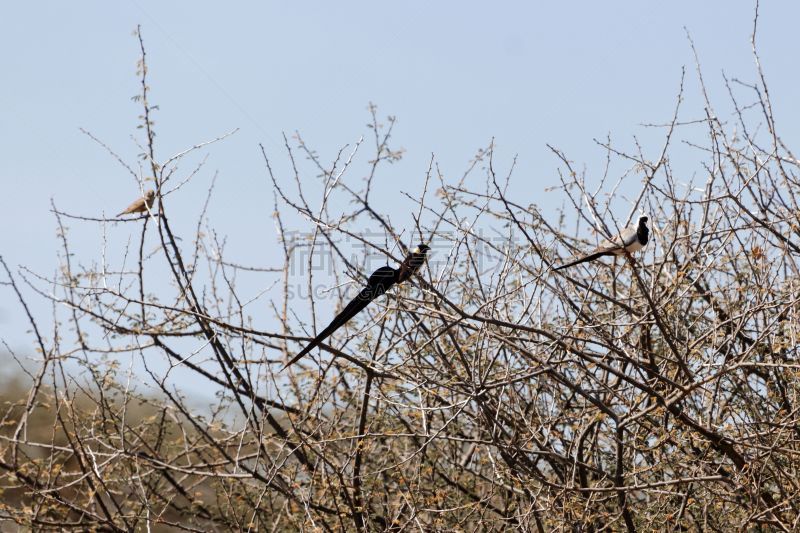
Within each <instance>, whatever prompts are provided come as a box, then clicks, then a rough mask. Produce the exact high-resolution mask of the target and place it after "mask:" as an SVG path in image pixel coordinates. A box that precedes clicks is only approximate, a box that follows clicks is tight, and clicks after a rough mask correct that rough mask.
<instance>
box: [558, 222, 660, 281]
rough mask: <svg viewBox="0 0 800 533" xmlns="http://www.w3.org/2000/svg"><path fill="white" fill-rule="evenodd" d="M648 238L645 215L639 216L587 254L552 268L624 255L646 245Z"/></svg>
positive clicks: (648, 232)
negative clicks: (636, 220)
mask: <svg viewBox="0 0 800 533" xmlns="http://www.w3.org/2000/svg"><path fill="white" fill-rule="evenodd" d="M649 239H650V230H649V229H647V217H644V216H642V217H639V221H638V222H637V223H636V224H631V225H630V226H628V227H627V228H625V229H623V230H622V231H621V232H620V233H619V235H617V236H616V237H614V238H613V239H610V240H608V239H606V240H603V242H601V243H600V245H599V246H598V247H597V248H595V249H594V250H592V251H591V252H589V253H588V254H586V255H582V256H580V257H578V258H577V259H575V260H574V261H570V262H569V263H564V264H563V265H561V266H558V267H556V268H554V269H553V270H561V269H562V268H567V267H571V266H573V265H577V264H580V263H585V262H586V261H593V260H595V259H597V258H598V257H603V256H604V255H624V254H625V252H628V253H632V252H636V251H639V250H641V249H642V248H644V247H645V246H647V241H648V240H649Z"/></svg>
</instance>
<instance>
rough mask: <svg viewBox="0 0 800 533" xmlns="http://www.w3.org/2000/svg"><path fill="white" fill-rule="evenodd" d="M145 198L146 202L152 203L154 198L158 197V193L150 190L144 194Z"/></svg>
mask: <svg viewBox="0 0 800 533" xmlns="http://www.w3.org/2000/svg"><path fill="white" fill-rule="evenodd" d="M144 197H145V199H146V200H147V201H148V202H149V201H151V200H152V199H153V198H155V197H156V191H154V190H153V189H150V190H148V191H145V193H144Z"/></svg>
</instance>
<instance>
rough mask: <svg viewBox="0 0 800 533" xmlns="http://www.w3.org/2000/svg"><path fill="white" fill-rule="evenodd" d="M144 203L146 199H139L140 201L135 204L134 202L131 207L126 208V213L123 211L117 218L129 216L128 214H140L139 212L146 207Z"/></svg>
mask: <svg viewBox="0 0 800 533" xmlns="http://www.w3.org/2000/svg"><path fill="white" fill-rule="evenodd" d="M144 203H145V199H144V198H139V199H138V200H136V201H135V202H133V203H132V204H131V205H129V206H128V207H126V208H125V210H124V211H122V212H121V213H120V214H119V215H117V216H121V215H127V214H128V213H136V212H138V211H141V210H142V208H143V207H144Z"/></svg>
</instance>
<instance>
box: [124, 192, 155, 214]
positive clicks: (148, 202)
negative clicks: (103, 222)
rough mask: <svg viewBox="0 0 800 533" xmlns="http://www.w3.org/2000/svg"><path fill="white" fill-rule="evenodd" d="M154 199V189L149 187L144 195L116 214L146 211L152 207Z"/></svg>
mask: <svg viewBox="0 0 800 533" xmlns="http://www.w3.org/2000/svg"><path fill="white" fill-rule="evenodd" d="M155 200H156V191H154V190H153V189H149V190H147V191H146V192H145V193H144V196H142V197H141V198H139V199H138V200H136V201H135V202H133V203H132V204H131V205H129V206H128V207H126V208H125V210H124V211H123V212H121V213H119V214H118V215H117V216H118V217H121V216H122V215H130V214H132V213H146V212H147V210H148V209H152V207H153V203H154V202H155Z"/></svg>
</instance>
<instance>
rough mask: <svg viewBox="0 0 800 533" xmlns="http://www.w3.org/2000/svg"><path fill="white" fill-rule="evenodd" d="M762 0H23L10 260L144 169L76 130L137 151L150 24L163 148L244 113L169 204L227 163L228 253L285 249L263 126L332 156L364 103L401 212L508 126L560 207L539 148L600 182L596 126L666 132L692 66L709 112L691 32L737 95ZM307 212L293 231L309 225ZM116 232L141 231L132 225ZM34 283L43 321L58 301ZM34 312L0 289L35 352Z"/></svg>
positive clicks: (105, 202) (715, 80) (690, 80)
mask: <svg viewBox="0 0 800 533" xmlns="http://www.w3.org/2000/svg"><path fill="white" fill-rule="evenodd" d="M753 10H754V3H753V2H745V1H735V2H731V1H729V0H725V1H723V0H716V1H706V2H697V1H696V0H695V1H673V2H655V1H641V0H636V1H633V0H629V1H617V2H596V1H582V2H515V3H511V2H492V3H488V2H474V1H462V2H418V1H412V2H391V3H390V2H328V1H324V2H323V1H318V2H272V1H271V2H246V3H245V2H237V3H220V2H208V1H193V2H178V1H163V0H161V1H150V0H136V1H133V0H119V1H114V2H109V1H107V0H104V1H99V0H94V1H80V2H62V1H53V0H51V1H42V2H9V3H6V5H5V6H4V8H3V16H2V19H0V47H1V48H2V50H3V53H2V54H0V72H2V80H3V81H2V83H0V101H2V102H3V116H2V118H1V119H0V147H2V148H0V150H2V157H0V180H2V184H3V189H4V194H2V195H0V227H2V228H3V231H2V233H0V255H2V256H3V257H4V258H5V260H6V261H7V262H8V263H9V265H10V266H11V267H12V268H13V269H14V270H15V271H16V269H17V268H18V266H19V265H26V266H28V267H29V268H31V269H32V270H33V271H35V272H38V273H41V274H43V275H52V274H53V273H54V270H55V268H56V266H57V260H56V251H57V248H58V241H57V240H56V222H55V219H54V217H53V215H52V214H51V213H50V212H49V210H50V200H51V198H52V199H53V200H54V201H55V202H56V204H57V205H58V206H59V207H60V208H61V209H63V210H66V211H70V212H73V213H79V214H85V215H91V216H99V215H100V214H101V212H102V211H103V210H105V212H106V214H113V213H115V212H117V211H119V210H120V209H122V208H123V207H124V206H125V205H127V204H128V203H129V202H130V201H131V200H132V199H133V198H135V197H136V194H137V189H136V184H135V183H134V182H133V181H132V179H131V178H130V176H128V175H127V174H126V173H125V172H124V171H123V170H122V169H121V168H120V166H119V164H118V163H117V162H116V161H114V160H113V159H112V158H110V157H109V156H108V154H106V153H105V152H104V151H103V150H102V149H101V148H100V147H98V146H97V145H96V144H94V143H92V142H91V141H90V140H89V139H88V138H87V137H86V136H84V135H83V134H82V133H80V131H79V128H81V127H83V128H85V129H87V130H89V131H91V132H92V133H93V134H95V135H96V136H98V137H99V138H100V139H102V140H103V141H104V142H106V143H107V144H108V145H110V146H111V147H113V148H114V149H115V150H117V151H118V152H119V153H120V154H121V155H122V156H123V157H125V158H126V160H128V161H129V162H131V163H135V155H136V153H137V152H138V150H137V148H136V147H135V145H134V144H133V142H132V141H131V135H132V134H138V132H137V130H136V129H135V128H136V125H137V123H138V122H137V121H138V119H137V115H139V113H140V111H141V110H140V106H139V105H138V104H136V103H134V102H132V101H131V97H132V96H133V95H135V94H137V92H138V90H139V86H138V79H137V77H136V75H135V63H136V61H137V59H138V55H139V50H138V43H137V41H136V40H135V38H133V37H132V35H131V32H132V30H134V29H135V27H136V25H137V24H141V26H142V32H143V35H144V39H145V43H146V46H147V51H148V55H149V66H150V82H151V86H152V95H151V98H152V103H154V104H158V105H159V106H160V110H159V111H158V112H157V114H156V116H155V120H156V130H157V133H158V139H157V140H158V142H159V146H160V155H161V156H166V155H168V154H171V153H174V152H177V151H179V150H180V149H183V148H185V147H188V146H190V145H192V144H194V143H196V142H200V141H204V140H207V139H211V138H213V137H216V136H218V135H221V134H223V133H225V132H227V131H230V130H232V129H234V128H240V131H239V132H238V133H237V134H236V135H235V136H233V137H231V138H230V139H227V140H226V141H225V142H224V143H222V144H220V145H217V146H215V147H214V148H213V149H211V150H210V151H209V152H208V153H209V154H210V155H209V160H208V163H207V167H206V170H204V173H203V175H202V176H200V177H199V178H198V182H197V184H196V185H194V186H193V188H189V189H187V190H186V191H184V192H182V194H181V196H180V197H178V198H176V199H175V200H174V201H173V203H172V204H171V205H172V208H173V215H172V216H173V219H174V218H176V213H178V212H180V209H184V210H185V213H186V217H187V218H186V220H187V221H189V223H190V224H194V221H195V220H196V216H197V214H198V212H199V208H200V205H199V202H201V201H202V200H201V199H202V198H203V197H204V193H205V188H206V187H207V186H208V183H209V180H210V177H211V175H212V174H213V172H215V171H218V172H219V178H218V183H217V195H216V197H215V201H214V203H213V204H212V206H211V210H210V213H209V215H210V218H211V219H212V221H213V223H214V225H215V226H216V227H217V228H218V230H219V231H220V232H221V233H223V234H225V233H228V234H229V240H230V245H229V246H230V248H229V251H230V252H231V253H232V254H233V257H232V259H235V260H240V261H242V262H245V263H248V264H258V265H262V266H271V265H273V264H274V263H275V261H274V260H273V258H272V257H271V256H270V254H269V249H270V246H271V245H272V244H273V243H274V242H275V231H274V226H273V222H272V219H271V218H270V213H271V211H272V189H271V185H270V184H269V182H268V180H267V178H266V175H265V173H264V164H263V160H262V158H261V154H260V151H259V149H258V143H260V142H261V143H264V145H265V147H266V149H267V150H268V151H269V152H270V155H271V156H272V157H273V158H275V159H281V158H282V156H283V152H282V148H281V145H282V141H281V135H282V132H284V131H285V132H287V133H288V134H291V133H292V132H294V131H295V130H299V131H300V132H301V133H302V134H303V136H304V137H305V139H306V140H307V141H308V142H309V143H310V144H312V146H313V147H315V148H316V149H317V150H318V151H319V152H320V153H321V154H322V156H323V158H325V159H328V158H330V157H332V155H333V154H335V153H336V151H337V150H338V149H339V148H340V147H341V146H342V145H344V144H346V143H352V142H354V141H356V140H357V139H358V137H359V136H360V135H362V134H363V135H366V134H368V133H369V130H368V129H367V128H366V127H365V124H366V122H367V121H368V118H369V117H368V113H367V109H366V108H367V105H368V103H369V102H374V103H375V104H377V105H378V106H379V113H380V115H381V116H385V115H387V114H392V115H396V116H397V117H398V123H397V126H396V130H395V135H394V143H393V144H394V146H395V147H403V148H405V150H406V154H405V157H404V159H403V160H402V162H400V163H399V164H397V165H395V167H393V168H392V170H391V171H390V172H387V173H386V174H384V175H383V176H384V177H383V178H382V179H383V181H382V183H381V187H382V188H381V189H380V190H381V193H382V196H378V197H376V199H375V202H376V207H378V208H379V209H383V210H385V211H387V212H390V213H392V214H393V217H400V218H395V220H396V221H397V222H399V223H401V224H403V223H406V222H405V221H403V220H402V213H403V210H408V209H410V208H409V207H408V205H410V204H408V203H405V204H404V203H403V202H402V201H398V195H397V194H393V193H396V192H397V191H400V190H403V191H407V192H409V193H412V194H413V193H415V192H418V191H419V187H420V184H421V183H422V180H423V178H424V175H425V171H426V169H427V165H428V161H429V159H430V156H431V153H435V155H436V157H437V159H438V161H439V162H440V165H441V168H442V170H443V171H444V172H445V174H446V175H448V176H451V177H454V176H457V175H459V174H460V173H461V172H463V170H464V169H465V168H466V166H467V162H468V161H469V159H470V158H471V157H472V156H473V154H474V153H475V151H476V149H478V148H479V147H482V146H486V145H487V143H488V142H489V140H490V139H491V138H492V137H494V138H495V139H496V143H497V146H498V160H499V161H500V162H501V163H500V164H501V165H503V166H504V167H506V168H507V166H508V164H509V163H510V161H511V158H512V157H513V156H514V155H515V154H518V155H519V166H518V170H517V172H516V174H515V176H516V177H515V187H516V188H515V194H517V195H518V198H521V199H525V198H528V200H527V202H524V203H537V204H539V205H544V206H548V205H550V206H558V205H561V204H562V203H563V201H564V198H563V197H548V196H547V194H548V193H545V189H546V188H547V187H549V186H552V185H555V184H556V183H557V174H556V170H557V169H558V168H559V165H558V161H557V160H556V159H555V157H554V156H553V155H552V154H551V153H550V152H549V150H548V149H547V148H546V146H545V144H546V143H550V144H552V145H555V146H557V147H559V148H561V149H563V150H564V151H565V152H566V153H567V154H568V155H569V156H570V158H571V159H573V160H575V161H577V162H579V164H580V165H583V164H584V163H585V164H586V169H587V175H588V176H589V178H590V179H593V178H592V177H593V176H595V175H599V173H601V172H602V167H601V163H602V160H603V158H604V157H605V154H604V152H603V151H602V150H601V149H600V148H599V147H598V146H597V145H596V144H595V143H594V142H593V140H592V139H593V138H604V137H605V136H606V135H607V134H611V135H612V137H613V138H614V139H615V140H617V141H619V142H621V143H626V142H627V143H630V141H631V139H632V136H633V135H637V136H641V137H642V138H644V139H645V140H647V139H648V138H652V139H657V138H658V136H655V137H654V136H653V133H652V130H648V131H649V133H648V131H644V129H643V128H642V127H641V126H640V124H642V123H648V122H665V121H668V120H669V119H670V117H671V114H672V110H673V108H674V105H675V96H676V93H677V90H678V84H679V81H680V73H681V67H683V66H686V67H687V81H686V86H687V98H686V103H685V105H684V113H683V115H682V118H684V119H691V118H701V117H702V109H703V106H702V103H701V102H700V100H699V99H698V95H699V92H698V85H697V77H696V74H695V67H694V59H693V56H692V52H691V49H690V46H689V43H688V41H687V38H686V32H685V29H684V27H685V28H686V29H688V30H689V31H690V32H691V34H692V37H693V38H694V41H695V44H696V46H697V50H698V53H699V54H700V59H701V62H702V65H703V67H704V75H705V79H706V82H707V84H708V86H709V88H710V92H711V95H712V98H714V99H715V100H716V101H717V102H720V105H722V104H724V103H726V102H727V97H726V91H725V89H724V86H723V85H722V75H721V74H722V72H723V71H724V72H725V73H726V74H727V75H728V76H729V77H738V78H741V79H743V80H746V81H752V80H754V79H755V69H754V63H753V57H752V54H751V50H750V42H749V38H750V33H751V30H752V19H753ZM798 20H800V3H797V2H762V6H761V18H760V25H759V35H758V37H759V38H758V45H759V52H760V54H761V58H762V62H763V66H764V69H765V72H766V75H767V79H768V82H769V83H770V89H771V95H772V98H773V104H774V105H775V111H776V117H777V120H778V126H779V127H780V128H781V134H782V136H783V138H784V140H785V141H786V142H787V144H788V145H789V146H790V147H791V146H794V147H797V145H798V144H797V142H796V141H797V138H798V133H800V131H799V130H798V126H797V124H798V123H800V120H798V119H800V117H798V108H797V105H796V103H795V102H796V94H797V87H798V85H800V84H799V83H798V81H800V80H799V79H798V78H799V77H800V74H799V72H800V70H799V69H798V68H797V56H798V52H799V51H800V50H798V37H797V27H796V26H797V21H798ZM648 136H650V137H648ZM647 146H648V147H649V148H650V149H655V148H656V147H657V146H658V145H657V144H656V143H655V142H653V143H651V144H649V145H647ZM365 155H366V154H365ZM676 164H680V162H676ZM686 164H687V166H688V167H689V170H690V171H692V172H701V171H702V169H700V168H691V165H690V164H689V163H688V162H687V163H686ZM387 180H388V181H387ZM549 194H555V195H557V194H558V193H549ZM545 214H546V215H547V214H548V213H547V211H545ZM297 223H298V227H294V228H292V229H295V230H299V231H307V230H309V229H310V228H309V227H308V226H302V225H301V224H302V221H298V222H297ZM69 225H70V231H71V233H70V235H71V237H72V238H73V239H74V241H73V244H74V245H75V250H74V251H75V254H76V256H75V257H76V260H77V261H80V262H83V263H84V264H91V263H92V262H94V261H97V260H99V249H98V246H97V243H98V242H99V239H100V237H101V235H100V232H99V229H98V228H97V227H96V226H90V225H88V224H83V223H77V222H70V224H69ZM187 227H191V226H187ZM117 231H124V232H126V233H125V235H128V234H134V235H136V234H137V230H135V229H134V227H133V225H127V226H126V227H124V228H121V229H120V228H117ZM125 238H127V237H125ZM4 278H5V276H4V275H0V279H2V280H5V279H4ZM26 294H27V295H28V296H30V298H31V300H30V302H31V304H32V305H33V311H34V313H36V314H37V316H40V317H41V319H42V323H43V324H44V325H46V324H48V323H49V319H50V314H51V313H50V310H49V306H48V305H47V304H46V303H44V302H43V301H42V300H41V299H39V298H36V297H34V296H33V295H32V294H31V293H30V291H27V292H26ZM252 311H253V312H257V310H252ZM325 318H327V315H326V316H325V317H322V318H321V319H322V320H324V319H325ZM26 329H28V328H27V324H26V321H25V320H24V317H23V314H22V311H21V308H20V306H19V305H18V303H17V302H16V301H15V300H14V299H13V298H12V293H11V291H10V290H9V289H8V287H4V286H0V338H2V339H3V340H5V341H6V342H7V343H8V344H9V345H11V346H12V347H14V348H15V349H20V350H23V351H24V350H25V348H26V347H28V346H31V345H32V341H31V338H30V336H29V335H28V334H26V333H25V330H26Z"/></svg>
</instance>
